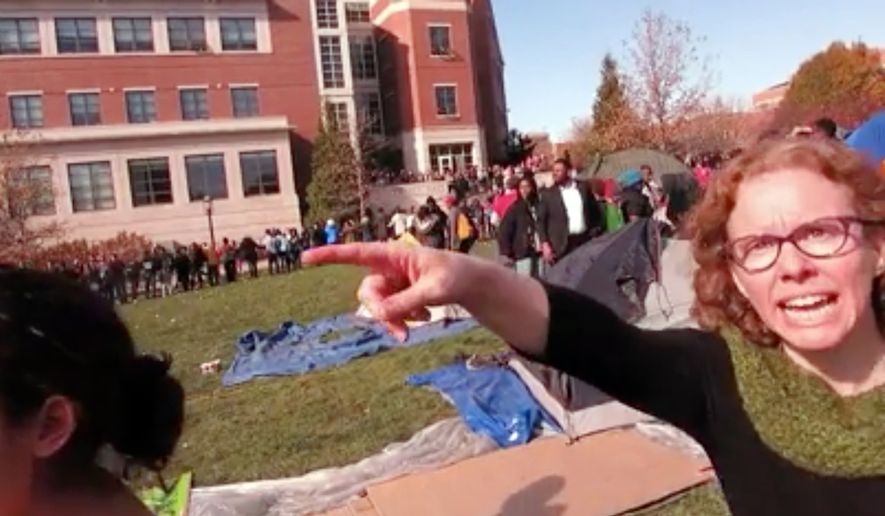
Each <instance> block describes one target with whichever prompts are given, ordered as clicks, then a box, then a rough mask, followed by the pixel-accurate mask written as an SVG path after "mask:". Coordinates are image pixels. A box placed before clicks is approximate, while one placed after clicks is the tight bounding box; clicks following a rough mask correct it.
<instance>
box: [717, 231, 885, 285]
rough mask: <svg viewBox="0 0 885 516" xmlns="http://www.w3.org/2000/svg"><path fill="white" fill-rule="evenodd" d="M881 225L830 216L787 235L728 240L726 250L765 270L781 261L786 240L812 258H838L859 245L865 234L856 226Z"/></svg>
mask: <svg viewBox="0 0 885 516" xmlns="http://www.w3.org/2000/svg"><path fill="white" fill-rule="evenodd" d="M881 225H883V221H871V220H864V219H861V218H858V217H827V218H822V219H818V220H815V221H812V222H808V223H806V224H803V225H801V226H799V227H798V228H796V229H794V230H793V231H792V232H790V234H789V235H787V236H776V235H752V236H747V237H743V238H738V239H737V240H733V241H731V242H729V243H728V244H726V247H725V251H726V253H727V255H728V258H729V259H730V260H731V261H732V262H733V263H734V264H735V265H737V266H738V267H740V268H741V269H743V270H745V271H747V272H750V273H757V272H764V271H767V270H768V269H770V268H772V267H773V266H774V264H775V263H777V260H778V258H779V257H780V255H781V249H782V248H783V246H784V243H786V242H789V243H791V244H793V247H795V248H796V249H798V250H799V252H801V253H802V254H804V255H805V256H808V257H809V258H817V259H826V258H835V257H838V256H843V255H845V254H848V253H850V252H851V251H853V250H854V249H856V244H858V243H859V241H860V238H861V237H862V235H861V234H860V233H856V232H853V230H856V229H859V228H860V229H862V228H864V227H866V226H881Z"/></svg>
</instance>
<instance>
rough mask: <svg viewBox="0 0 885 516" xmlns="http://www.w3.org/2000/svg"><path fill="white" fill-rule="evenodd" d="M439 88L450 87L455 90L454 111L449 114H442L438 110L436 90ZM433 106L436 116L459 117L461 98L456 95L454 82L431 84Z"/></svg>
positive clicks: (442, 117) (456, 86) (445, 117)
mask: <svg viewBox="0 0 885 516" xmlns="http://www.w3.org/2000/svg"><path fill="white" fill-rule="evenodd" d="M440 88H452V89H453V90H454V91H455V112H454V113H451V114H442V113H440V112H439V98H438V97H437V90H439V89H440ZM433 108H434V112H435V113H436V117H437V118H441V119H451V118H460V117H461V100H460V98H459V95H458V85H457V84H455V83H435V84H434V85H433Z"/></svg>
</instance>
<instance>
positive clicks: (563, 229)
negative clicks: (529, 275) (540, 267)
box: [538, 159, 603, 264]
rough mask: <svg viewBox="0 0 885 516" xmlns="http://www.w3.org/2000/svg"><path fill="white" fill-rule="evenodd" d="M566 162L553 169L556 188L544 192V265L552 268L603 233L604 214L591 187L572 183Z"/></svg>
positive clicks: (540, 224) (540, 225)
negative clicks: (550, 265)
mask: <svg viewBox="0 0 885 516" xmlns="http://www.w3.org/2000/svg"><path fill="white" fill-rule="evenodd" d="M570 168H571V166H570V165H569V163H568V162H567V161H566V160H564V159H558V160H556V162H555V163H554V165H553V183H554V184H553V186H552V187H550V188H547V189H545V190H544V191H543V192H541V205H540V209H539V210H538V234H539V235H540V238H541V253H542V255H543V257H544V261H545V262H546V263H548V264H553V263H555V262H556V261H557V260H560V259H562V258H563V257H564V256H565V255H567V254H568V253H570V252H572V251H574V250H575V249H576V248H578V247H580V246H581V244H584V243H586V242H588V241H589V240H590V239H591V238H593V237H595V236H597V235H599V234H601V233H602V231H603V219H602V210H601V209H600V207H599V204H598V203H597V202H596V198H595V197H594V196H593V194H592V192H591V191H590V187H589V186H588V185H587V184H586V183H583V182H581V181H576V180H574V179H572V177H571V173H570Z"/></svg>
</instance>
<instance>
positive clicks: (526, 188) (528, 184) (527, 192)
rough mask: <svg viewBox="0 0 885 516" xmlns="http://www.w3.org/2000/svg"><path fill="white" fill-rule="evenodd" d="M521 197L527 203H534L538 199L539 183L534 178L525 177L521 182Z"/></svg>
mask: <svg viewBox="0 0 885 516" xmlns="http://www.w3.org/2000/svg"><path fill="white" fill-rule="evenodd" d="M519 197H520V198H521V199H523V200H525V201H528V202H531V203H534V202H535V201H536V200H537V198H538V183H536V182H535V178H534V177H524V178H522V179H520V180H519Z"/></svg>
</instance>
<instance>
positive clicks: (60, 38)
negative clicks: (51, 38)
mask: <svg viewBox="0 0 885 516" xmlns="http://www.w3.org/2000/svg"><path fill="white" fill-rule="evenodd" d="M55 39H56V43H57V46H58V53H59V54H82V53H88V52H98V33H97V32H96V29H95V18H56V19H55Z"/></svg>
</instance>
